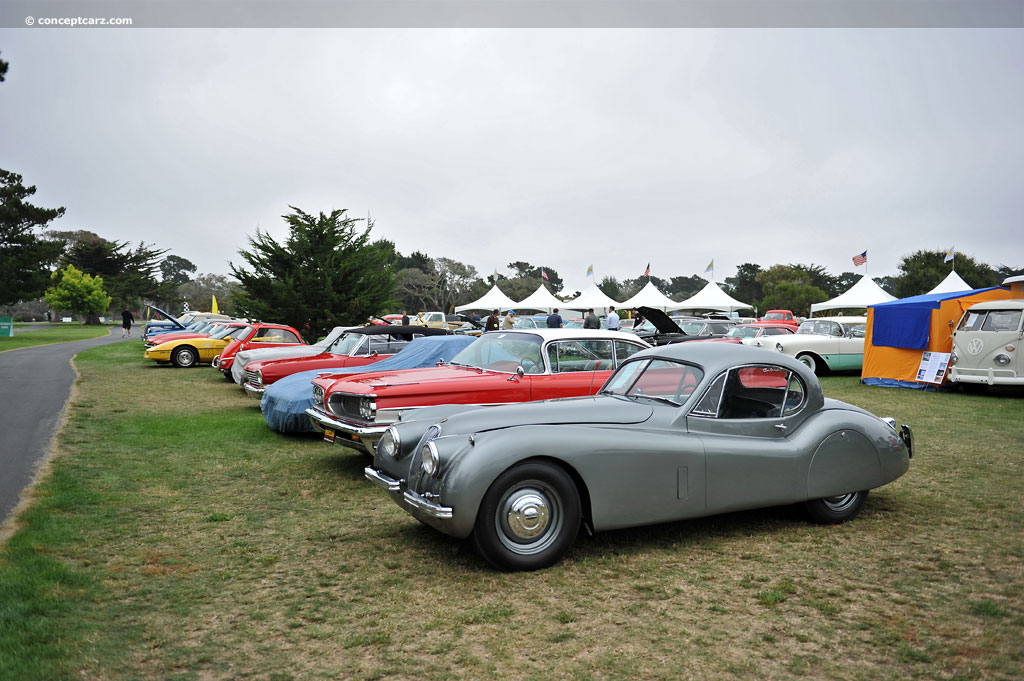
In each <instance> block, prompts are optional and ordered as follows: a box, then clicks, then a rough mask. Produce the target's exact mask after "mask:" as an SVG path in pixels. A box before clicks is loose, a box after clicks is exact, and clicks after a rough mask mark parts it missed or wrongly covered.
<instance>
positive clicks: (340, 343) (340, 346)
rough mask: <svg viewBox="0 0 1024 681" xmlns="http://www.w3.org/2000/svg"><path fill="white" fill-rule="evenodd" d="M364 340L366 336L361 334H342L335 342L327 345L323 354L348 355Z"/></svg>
mask: <svg viewBox="0 0 1024 681" xmlns="http://www.w3.org/2000/svg"><path fill="white" fill-rule="evenodd" d="M365 339H366V336H365V335H363V334H361V333H344V334H342V335H341V336H340V337H339V338H338V339H337V340H336V341H334V342H333V343H331V344H330V345H328V346H327V348H325V350H324V352H329V353H331V354H334V355H350V354H352V351H353V350H355V349H356V348H358V347H359V346H360V345H361V344H362V342H363V341H364V340H365Z"/></svg>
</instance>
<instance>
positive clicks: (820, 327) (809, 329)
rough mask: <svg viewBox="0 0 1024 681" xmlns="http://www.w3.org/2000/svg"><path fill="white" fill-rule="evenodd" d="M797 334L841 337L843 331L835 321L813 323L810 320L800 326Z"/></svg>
mask: <svg viewBox="0 0 1024 681" xmlns="http://www.w3.org/2000/svg"><path fill="white" fill-rule="evenodd" d="M796 332H797V333H813V334H817V335H819V336H840V335H842V331H841V330H840V328H839V325H838V324H836V323H835V322H833V321H828V320H817V321H812V320H810V319H808V320H807V321H806V322H803V323H802V324H800V327H799V328H797V330H796Z"/></svg>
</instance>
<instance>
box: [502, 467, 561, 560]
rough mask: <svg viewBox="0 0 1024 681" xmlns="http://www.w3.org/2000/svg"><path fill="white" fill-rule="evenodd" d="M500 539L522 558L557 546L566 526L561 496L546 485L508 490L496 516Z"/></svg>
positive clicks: (534, 484)
mask: <svg viewBox="0 0 1024 681" xmlns="http://www.w3.org/2000/svg"><path fill="white" fill-rule="evenodd" d="M495 523H496V524H497V530H498V533H497V534H498V539H499V540H500V541H501V543H502V544H503V545H504V546H505V548H507V549H508V550H509V551H512V552H514V553H518V554H520V555H529V554H535V553H539V552H541V551H543V550H544V549H546V548H547V547H548V546H550V545H551V543H552V542H554V541H555V540H556V539H557V538H558V536H559V534H560V532H561V527H562V523H563V513H562V504H561V500H560V498H559V496H558V494H557V493H556V492H555V491H554V490H552V489H551V488H549V487H548V486H547V485H545V484H544V483H541V482H538V481H530V482H529V483H527V484H525V485H523V486H521V487H518V488H516V489H512V490H509V492H508V493H506V494H505V496H504V497H503V498H502V500H501V503H500V504H498V508H497V512H496V513H495Z"/></svg>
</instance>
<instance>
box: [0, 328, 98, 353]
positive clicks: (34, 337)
mask: <svg viewBox="0 0 1024 681" xmlns="http://www.w3.org/2000/svg"><path fill="white" fill-rule="evenodd" d="M108 333H110V326H107V325H99V326H82V325H80V324H68V325H67V326H59V327H57V328H49V329H39V328H34V327H32V326H27V327H21V326H19V325H18V324H15V325H14V336H13V337H11V338H7V337H0V352H3V351H4V350H17V349H18V348H30V347H34V346H36V345H49V344H51V343H67V342H68V341H77V340H87V339H89V338H99V337H100V336H106V335H107V334H108Z"/></svg>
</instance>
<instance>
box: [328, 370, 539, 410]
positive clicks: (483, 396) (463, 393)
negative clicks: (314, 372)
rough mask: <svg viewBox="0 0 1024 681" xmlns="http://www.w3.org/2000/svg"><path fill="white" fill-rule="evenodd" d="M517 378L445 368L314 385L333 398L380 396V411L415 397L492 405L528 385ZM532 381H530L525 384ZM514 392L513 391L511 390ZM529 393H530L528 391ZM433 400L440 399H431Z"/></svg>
mask: <svg viewBox="0 0 1024 681" xmlns="http://www.w3.org/2000/svg"><path fill="white" fill-rule="evenodd" d="M512 376H514V374H504V373H498V372H495V371H484V370H481V369H474V368H471V367H457V366H443V367H422V368H419V369H397V370H395V371H370V372H367V373H364V374H356V375H352V376H345V377H342V378H332V377H331V376H323V377H320V378H316V379H314V380H313V383H315V384H318V385H320V386H321V387H323V388H324V392H325V393H326V394H327V395H328V396H329V395H331V394H333V393H336V392H341V393H346V394H351V395H370V394H373V395H376V396H377V404H378V407H380V406H381V404H382V403H383V402H386V401H388V400H389V399H399V400H402V399H403V398H410V397H415V398H416V400H417V403H420V402H419V399H420V398H421V397H422V398H425V399H426V401H425V402H423V403H424V404H444V403H445V402H446V401H449V400H450V401H451V402H452V403H454V404H461V403H465V402H467V401H468V402H476V401H478V400H477V399H475V398H480V400H482V401H490V397H489V395H493V394H494V393H495V392H496V391H497V392H514V388H517V387H522V386H524V383H522V382H520V383H517V382H515V381H512V382H510V381H509V378H511V377H512ZM525 380H528V377H526V378H524V379H523V381H525ZM510 386H511V388H513V390H510V389H509V387H510ZM526 392H529V389H528V387H527V390H526ZM430 396H436V398H435V399H431V398H430Z"/></svg>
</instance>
